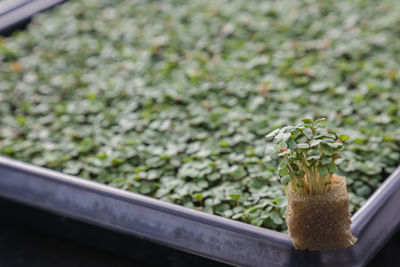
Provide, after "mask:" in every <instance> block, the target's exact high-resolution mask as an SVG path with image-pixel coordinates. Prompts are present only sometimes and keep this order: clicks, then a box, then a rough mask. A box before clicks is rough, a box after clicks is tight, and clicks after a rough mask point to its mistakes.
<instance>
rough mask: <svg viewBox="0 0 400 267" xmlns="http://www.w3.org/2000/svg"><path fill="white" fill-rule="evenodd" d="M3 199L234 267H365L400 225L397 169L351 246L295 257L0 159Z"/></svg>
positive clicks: (289, 250)
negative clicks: (235, 266)
mask: <svg viewBox="0 0 400 267" xmlns="http://www.w3.org/2000/svg"><path fill="white" fill-rule="evenodd" d="M0 196H2V197H4V198H7V199H10V200H14V201H18V202H21V203H25V204H27V205H30V206H34V207H37V208H40V209H43V210H47V211H50V212H54V213H56V214H59V215H62V216H65V217H68V218H73V219H76V220H78V221H83V222H86V223H90V224H94V225H97V226H101V227H104V228H107V229H110V230H113V231H118V232H121V233H125V234H128V235H132V236H136V237H140V238H143V239H147V240H150V241H153V242H156V243H159V244H163V245H167V246H170V247H173V248H176V249H180V250H183V251H186V252H190V253H193V254H197V255H200V256H204V257H207V258H209V259H214V260H217V261H220V262H225V263H229V264H233V265H237V266H266V265H268V266H364V265H365V264H366V263H367V262H368V261H369V260H370V259H371V258H372V257H373V256H374V255H375V254H376V253H377V252H378V251H379V250H380V249H381V248H382V246H383V245H384V244H385V243H386V241H387V240H389V239H390V237H391V236H392V235H393V234H394V233H395V232H396V231H397V229H398V227H399V225H400V213H399V212H398V203H400V168H399V169H397V170H396V171H395V172H394V173H393V174H392V175H391V176H390V177H389V178H387V180H386V181H385V182H384V183H383V184H382V186H381V187H380V188H379V189H378V190H377V191H376V192H375V193H374V194H373V195H372V196H371V197H370V198H369V200H368V201H367V202H366V203H365V204H364V206H363V207H362V208H361V209H360V210H358V211H357V213H356V214H355V215H354V216H353V217H352V220H353V226H352V231H353V233H354V234H355V235H356V236H357V237H358V238H359V240H358V242H357V243H356V245H355V246H353V247H350V248H347V249H340V250H335V251H323V252H304V251H298V250H295V249H294V247H293V245H292V243H291V241H290V239H289V237H288V236H287V235H285V234H282V233H278V232H275V231H272V230H268V229H263V228H260V227H255V226H252V225H248V224H245V223H241V222H237V221H233V220H229V219H225V218H222V217H219V216H215V215H210V214H207V213H203V212H200V211H196V210H192V209H188V208H185V207H182V206H178V205H174V204H170V203H165V202H162V201H159V200H156V199H153V198H149V197H146V196H142V195H138V194H134V193H130V192H126V191H123V190H119V189H115V188H111V187H109V186H106V185H102V184H99V183H95V182H91V181H88V180H84V179H81V178H77V177H73V176H70V175H66V174H62V173H60V172H56V171H52V170H48V169H45V168H41V167H36V166H32V165H30V164H26V163H22V162H19V161H15V160H12V159H8V158H4V157H0Z"/></svg>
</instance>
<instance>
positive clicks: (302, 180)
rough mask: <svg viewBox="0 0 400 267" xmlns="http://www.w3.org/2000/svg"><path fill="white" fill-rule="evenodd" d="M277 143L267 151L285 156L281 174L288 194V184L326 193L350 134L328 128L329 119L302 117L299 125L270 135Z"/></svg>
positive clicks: (270, 153)
mask: <svg viewBox="0 0 400 267" xmlns="http://www.w3.org/2000/svg"><path fill="white" fill-rule="evenodd" d="M266 138H267V139H273V142H274V143H275V144H274V145H271V146H269V147H267V150H266V154H267V155H269V156H271V157H276V156H279V157H283V160H282V161H281V163H280V164H279V168H278V171H279V175H280V177H281V182H282V184H283V185H284V187H285V191H286V193H287V187H286V186H287V184H288V183H291V186H292V187H293V189H294V190H295V191H296V192H298V193H302V194H310V195H320V194H325V193H326V192H327V191H328V190H329V187H330V184H331V181H332V176H333V174H334V173H335V172H337V171H338V168H337V166H336V162H335V161H336V159H338V158H340V157H341V156H340V154H339V153H338V151H339V150H341V149H342V148H343V141H345V140H347V139H349V137H347V136H346V135H337V134H336V133H334V132H332V131H330V130H328V129H327V128H326V121H325V119H319V120H316V121H313V120H311V119H302V120H301V123H299V124H297V125H296V126H287V127H283V128H279V129H276V130H274V131H272V132H271V133H269V134H268V135H267V136H266Z"/></svg>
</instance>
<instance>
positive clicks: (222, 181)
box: [0, 0, 400, 231]
mask: <svg viewBox="0 0 400 267" xmlns="http://www.w3.org/2000/svg"><path fill="white" fill-rule="evenodd" d="M399 13H400V5H399V4H397V2H396V1H394V0H389V1H387V0H384V1H369V0H362V1H353V0H350V1H303V0H299V1H290V0H272V1H244V0H219V1H211V0H201V1H194V0H188V1H179V0H163V1H148V0H143V1H135V2H134V3H133V2H132V1H128V0H114V1H112V0H85V1H83V0H69V1H66V3H65V4H63V5H62V6H59V7H56V8H54V9H52V10H49V11H46V12H43V13H41V14H39V15H38V16H36V17H35V18H34V19H33V22H32V23H31V24H30V25H29V26H28V29H27V30H26V31H23V32H20V33H16V34H15V35H13V36H10V37H7V38H3V39H1V40H0V80H1V82H0V154H2V155H5V156H8V157H12V158H15V159H18V160H22V161H26V162H30V163H33V164H36V165H39V166H44V167H48V168H52V169H55V170H58V171H62V172H65V173H70V174H73V175H77V176H79V177H82V178H85V179H91V180H93V181H97V182H100V183H104V184H108V185H110V186H114V187H118V188H121V189H124V190H129V191H131V192H136V193H141V194H146V195H148V196H151V197H155V198H158V199H161V200H163V201H168V202H171V203H176V204H179V205H184V206H186V207H190V208H195V209H199V210H201V211H204V212H208V213H212V214H219V215H220V216H224V217H227V218H232V219H235V220H240V221H243V222H247V223H253V224H254V225H259V226H261V227H267V228H270V229H275V230H278V231H285V230H286V226H285V223H284V222H282V223H281V221H280V220H277V219H276V215H272V214H277V215H278V216H279V217H280V218H281V219H284V212H285V204H284V201H285V195H284V190H283V187H282V185H281V183H280V180H279V176H278V174H277V168H276V166H277V161H276V160H272V161H271V160H269V159H268V158H267V157H266V156H265V154H264V152H265V147H266V145H267V140H265V139H264V136H265V135H266V134H267V133H269V132H271V131H272V130H274V129H276V128H280V127H283V126H284V125H291V124H293V123H294V122H295V121H296V120H297V119H298V118H299V117H314V118H321V117H326V118H328V119H329V127H331V128H333V129H337V130H338V131H340V132H343V133H345V134H346V135H348V136H351V138H350V139H349V140H348V144H347V145H346V147H345V148H344V149H343V150H342V152H341V153H342V158H340V159H338V160H336V163H339V162H340V161H341V164H340V169H341V173H339V174H344V175H345V176H346V179H347V180H348V190H349V202H350V208H351V211H352V212H354V211H355V210H357V209H358V208H359V207H360V206H361V205H362V204H363V203H364V202H365V200H366V198H368V197H369V195H370V194H371V193H372V192H373V191H374V190H375V189H376V188H377V187H378V186H379V185H380V184H381V183H382V182H383V179H384V178H385V177H387V175H388V174H390V173H391V172H392V171H393V170H394V168H396V167H397V166H398V165H399V163H400V108H399V103H400V93H399V85H400V75H399V74H400V73H399V70H400V68H399V67H400V66H399V62H398V58H399V56H400V50H399V47H400V40H399V38H398V33H399V29H398V25H399V16H398V14H399ZM307 134H309V133H308V132H307ZM286 138H289V137H288V135H287V134H286V135H285V136H282V140H285V139H286ZM305 138H307V137H305ZM339 138H340V136H339ZM303 139H304V138H303ZM305 142H306V140H297V141H296V142H293V140H291V139H290V138H289V139H288V140H287V148H288V149H295V146H297V144H300V143H305ZM317 142H318V140H317ZM317 145H318V144H317V143H309V146H310V147H314V146H317ZM322 149H323V152H324V154H326V155H327V156H329V157H330V156H331V155H332V149H335V148H334V147H333V148H331V147H330V146H328V145H322ZM310 153H314V152H310ZM308 156H309V157H314V158H315V160H320V161H321V162H322V161H323V162H324V164H327V163H329V157H327V158H324V157H323V158H320V159H318V154H312V155H308ZM328 171H331V172H333V170H332V169H329V168H328ZM283 172H284V171H283ZM299 175H300V174H299ZM284 180H285V179H284ZM368 189H370V190H368ZM239 195H240V196H241V197H239ZM228 206H229V208H228ZM274 212H275V213H274Z"/></svg>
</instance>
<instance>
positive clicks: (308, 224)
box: [286, 177, 357, 250]
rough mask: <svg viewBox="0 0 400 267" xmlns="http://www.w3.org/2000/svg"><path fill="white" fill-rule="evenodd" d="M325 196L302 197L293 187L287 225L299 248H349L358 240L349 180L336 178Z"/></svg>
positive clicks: (290, 194) (290, 192)
mask: <svg viewBox="0 0 400 267" xmlns="http://www.w3.org/2000/svg"><path fill="white" fill-rule="evenodd" d="M333 180H334V181H333V182H332V185H331V187H330V189H329V191H328V192H327V193H326V194H323V195H306V194H299V193H297V192H296V191H294V190H293V189H292V188H291V187H289V202H288V208H287V210H286V222H287V225H288V228H289V235H290V237H291V238H292V242H293V244H294V246H295V247H296V248H297V249H301V250H329V249H337V248H346V247H348V246H350V245H352V244H354V243H355V242H356V241H357V238H355V237H354V236H353V235H352V234H351V232H350V226H351V218H350V212H349V208H348V197H347V188H346V180H345V178H344V177H335V179H333Z"/></svg>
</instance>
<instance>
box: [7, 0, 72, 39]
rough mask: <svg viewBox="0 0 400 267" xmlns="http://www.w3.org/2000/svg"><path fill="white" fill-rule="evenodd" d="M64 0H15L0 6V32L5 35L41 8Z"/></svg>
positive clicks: (27, 20) (21, 24) (44, 8)
mask: <svg viewBox="0 0 400 267" xmlns="http://www.w3.org/2000/svg"><path fill="white" fill-rule="evenodd" d="M64 1H65V0H16V1H14V3H10V4H9V5H7V6H0V34H1V35H7V34H9V33H11V32H12V31H13V30H15V29H18V28H19V27H21V26H23V25H24V24H26V23H27V22H29V20H30V18H31V17H32V16H33V15H35V14H36V13H39V12H41V11H43V10H46V9H48V8H51V7H53V6H55V5H57V4H59V3H62V2H64Z"/></svg>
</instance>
